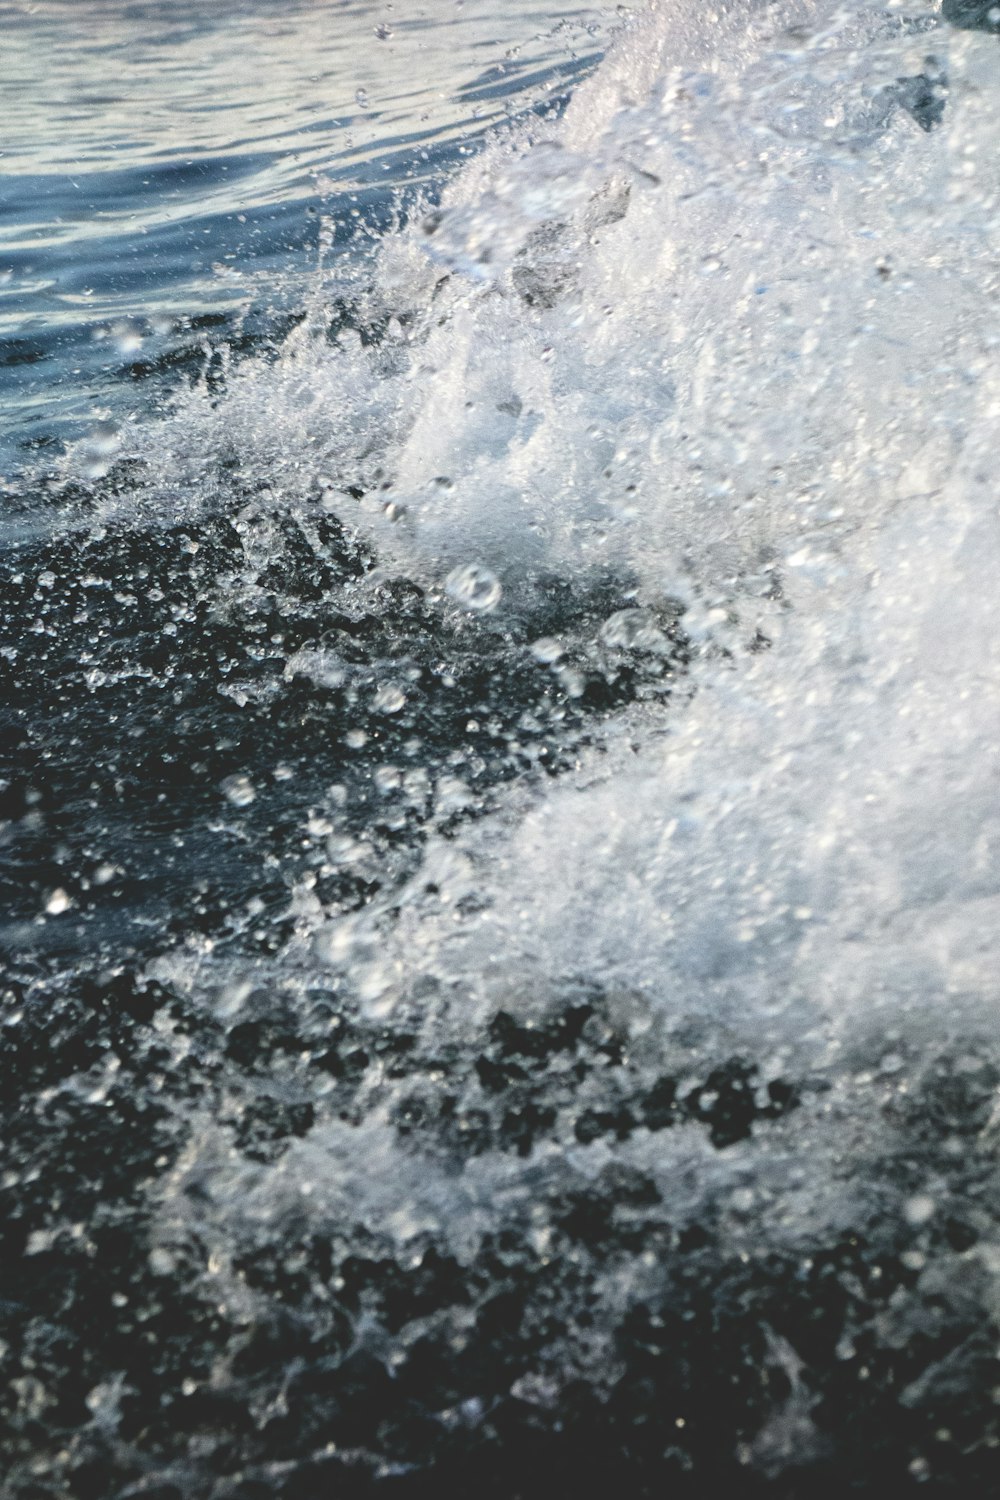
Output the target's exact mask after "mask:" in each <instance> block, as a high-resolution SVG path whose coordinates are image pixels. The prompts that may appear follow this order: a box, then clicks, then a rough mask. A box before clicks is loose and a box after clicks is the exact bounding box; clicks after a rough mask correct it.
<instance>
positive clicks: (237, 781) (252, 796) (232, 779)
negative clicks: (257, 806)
mask: <svg viewBox="0 0 1000 1500" xmlns="http://www.w3.org/2000/svg"><path fill="white" fill-rule="evenodd" d="M219 785H220V788H221V790H222V794H223V796H224V797H225V798H226V800H227V801H229V802H231V803H232V804H233V806H234V807H249V806H250V804H251V802H254V801H256V798H257V789H256V787H255V786H254V784H253V782H252V781H251V780H250V778H249V776H227V777H226V779H225V781H222V782H220V783H219Z"/></svg>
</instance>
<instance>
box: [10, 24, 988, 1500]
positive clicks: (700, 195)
mask: <svg viewBox="0 0 1000 1500" xmlns="http://www.w3.org/2000/svg"><path fill="white" fill-rule="evenodd" d="M368 19H369V20H370V16H369V17H368ZM995 23H996V18H995V16H994V15H993V13H992V12H991V11H989V10H987V9H983V8H982V7H979V8H977V7H975V6H956V5H951V6H949V5H946V6H945V10H944V14H943V15H942V14H941V13H940V12H939V11H938V10H937V8H936V7H933V6H929V5H928V6H924V5H921V4H914V5H908V6H905V7H900V6H888V7H885V6H880V5H868V4H865V3H859V0H848V3H834V0H810V3H804V0H803V3H794V0H793V3H789V0H777V3H772V4H765V3H751V0H738V3H732V4H730V5H727V6H720V7H718V8H716V9H708V8H706V7H704V6H702V5H697V4H694V3H688V0H670V3H667V0H658V3H654V4H650V5H649V6H647V7H644V8H643V9H642V10H641V12H639V13H636V14H634V15H628V16H624V17H619V25H618V29H617V31H616V34H615V36H614V39H613V41H612V43H611V45H610V46H609V48H608V51H607V55H606V56H605V57H604V58H603V60H602V61H601V62H600V64H599V66H597V67H596V68H595V69H594V70H593V72H592V73H591V76H589V77H588V78H587V79H585V80H584V81H582V82H580V83H579V84H578V85H577V86H576V88H575V89H574V91H573V93H572V96H571V98H570V99H569V102H568V103H567V104H566V105H565V107H562V104H561V103H560V104H559V105H558V106H557V107H554V108H553V107H550V106H551V101H549V105H547V106H546V107H544V108H542V107H539V108H527V109H524V110H522V111H521V112H520V113H518V114H516V116H515V117H514V118H512V119H510V120H509V121H508V122H507V123H506V124H505V125H504V126H503V128H502V129H500V130H498V131H497V132H495V133H494V134H493V136H491V137H490V139H489V140H488V142H487V143H486V144H485V147H484V149H482V150H480V151H478V152H477V153H476V154H475V155H474V156H473V157H472V158H471V159H470V160H469V161H468V162H467V163H465V164H464V165H463V166H461V167H460V169H458V170H455V171H452V172H451V173H450V174H447V175H446V174H445V173H444V172H443V170H442V172H441V173H440V174H439V180H438V181H437V182H430V181H428V182H421V183H409V184H408V185H407V191H406V193H405V194H404V195H401V196H397V198H396V199H395V200H394V203H393V205H392V207H391V211H389V212H387V215H386V222H384V223H382V222H380V223H379V224H378V225H377V226H376V225H369V226H368V227H367V229H366V231H365V233H364V234H363V235H361V236H354V237H353V238H350V239H347V238H345V237H343V236H341V235H340V233H339V230H338V229H337V227H336V224H335V223H334V220H333V219H332V218H331V219H328V220H326V221H324V227H322V228H321V229H320V230H319V231H318V233H319V242H318V244H317V248H316V255H315V257H314V259H313V262H312V267H311V269H310V272H309V275H308V278H307V279H306V281H305V285H304V286H303V288H302V290H301V294H300V296H299V297H298V300H297V301H296V302H295V303H294V305H293V306H292V316H291V317H290V318H289V319H288V322H287V324H283V325H282V327H281V330H280V333H274V332H272V333H271V334H270V335H269V336H268V337H267V339H266V340H258V339H256V338H247V339H246V341H244V342H243V343H242V344H240V345H239V346H236V345H235V344H233V343H230V344H229V345H228V346H227V345H226V342H225V340H224V339H223V338H222V337H221V335H220V339H219V341H218V343H217V345H215V346H213V347H210V348H209V349H208V350H207V352H206V356H205V365H204V369H203V370H200V371H198V372H197V374H196V376H195V378H192V379H190V380H189V381H188V382H187V383H186V384H177V385H174V386H173V387H171V388H170V389H169V390H167V389H166V388H163V391H162V392H161V391H160V388H157V391H158V393H157V395H156V398H155V400H156V405H157V410H156V411H153V412H151V411H149V410H144V409H142V408H141V407H137V408H136V409H134V411H133V413H132V414H131V415H125V413H124V411H123V410H122V408H121V407H118V408H117V409H116V410H115V411H114V412H113V414H112V415H111V417H109V418H106V419H104V420H105V425H104V426H101V427H99V428H91V429H90V430H89V431H88V432H85V433H82V434H81V435H80V436H79V437H78V438H77V439H75V440H70V441H68V442H67V443H66V445H65V447H64V449H63V451H62V452H61V453H60V454H59V455H58V456H57V457H55V458H53V459H52V460H49V459H46V462H45V465H44V468H43V467H39V466H38V465H36V466H35V467H34V468H33V469H31V470H30V472H28V473H27V476H26V477H24V476H22V478H21V479H19V480H18V481H17V482H16V486H15V494H16V500H17V511H18V516H19V517H20V518H19V519H18V520H17V522H16V527H17V529H16V530H15V532H14V535H15V539H16V541H17V543H18V545H17V547H16V548H15V549H14V550H13V553H12V561H11V564H10V566H9V567H8V568H7V570H6V579H5V585H4V587H5V599H6V600H7V601H8V603H7V604H6V605H5V617H4V621H3V629H4V632H5V642H4V650H3V655H4V660H5V662H6V663H7V670H8V674H9V700H8V701H9V702H10V704H11V705H12V710H11V712H10V713H9V714H8V715H7V717H6V720H5V723H4V736H5V738H4V745H5V748H6V750H8V751H9V758H10V764H11V771H10V774H9V779H8V783H7V788H6V792H7V796H8V801H9V804H10V807H9V821H8V823H7V825H6V826H5V831H4V840H5V843H4V853H5V855H7V856H8V866H7V868H8V872H9V873H8V875H7V877H6V880H7V884H6V887H5V889H6V890H7V891H8V892H9V895H10V904H9V912H10V915H9V918H8V920H7V921H6V926H5V930H4V937H5V941H6V943H7V944H8V947H9V950H10V954H11V960H10V962H11V981H10V985H9V988H8V990H7V994H6V1001H5V1003H6V1005H7V1007H8V1014H7V1016H6V1017H5V1021H6V1024H5V1026H4V1029H3V1037H4V1043H5V1046H6V1047H7V1052H6V1053H5V1054H4V1068H5V1069H6V1072H5V1079H6V1080H8V1081H7V1082H5V1090H6V1091H7V1092H8V1093H9V1094H10V1097H11V1112H10V1120H9V1132H10V1139H11V1142H12V1147H13V1150H12V1158H11V1166H10V1170H9V1172H8V1175H7V1178H6V1179H5V1188H6V1190H7V1191H8V1192H9V1194H10V1205H11V1207H10V1210H9V1214H8V1220H7V1222H8V1226H9V1227H8V1230H7V1231H5V1238H4V1242H3V1250H4V1255H5V1257H7V1259H8V1261H9V1263H10V1265H11V1266H12V1267H16V1270H12V1272H11V1277H12V1281H11V1284H12V1285H16V1286H17V1287H18V1288H19V1290H18V1291H17V1292H16V1293H14V1294H12V1301H11V1303H10V1305H9V1314H8V1315H7V1316H8V1321H9V1323H10V1334H9V1336H8V1335H6V1334H5V1335H4V1337H5V1340H6V1342H5V1344H4V1355H3V1357H4V1359H5V1360H6V1361H7V1362H8V1363H10V1365H11V1372H10V1374H9V1375H8V1374H5V1377H4V1378H5V1379H6V1380H8V1381H9V1385H8V1387H7V1389H8V1390H9V1391H10V1392H12V1393H13V1395H12V1398H11V1402H10V1405H9V1408H8V1412H7V1415H6V1416H5V1418H4V1420H5V1422H6V1424H7V1431H8V1433H9V1434H10V1439H9V1441H10V1442H11V1444H12V1449H11V1451H12V1452H13V1453H14V1454H15V1459H14V1467H13V1470H12V1473H13V1478H12V1479H11V1480H10V1481H9V1483H10V1493H11V1495H12V1496H16V1497H17V1500H28V1497H29V1496H30V1497H32V1500H34V1497H36V1496H37V1495H39V1494H41V1495H46V1496H50V1495H53V1496H54V1495H63V1494H71V1495H74V1496H76V1495H89V1494H95V1495H96V1494H113V1495H120V1496H122V1497H124V1496H133V1495H136V1496H137V1495H141V1494H146V1493H155V1494H156V1495H157V1496H162V1495H166V1494H170V1495H175V1494H179V1495H182V1496H185V1497H186V1496H188V1495H190V1496H201V1495H205V1496H209V1495H210V1496H212V1497H215V1496H219V1497H222V1496H226V1497H228V1496H236V1495H240V1496H243V1495H249V1494H250V1493H251V1492H252V1493H254V1494H256V1495H272V1494H274V1495H287V1496H289V1497H293V1496H294V1497H296V1500H299V1497H306V1496H311V1495H313V1494H315V1495H320V1494H327V1493H330V1492H331V1491H336V1492H337V1493H340V1492H341V1491H343V1492H345V1493H347V1494H351V1495H353V1494H368V1493H373V1492H376V1491H379V1490H382V1489H389V1490H392V1491H394V1492H400V1493H406V1494H413V1495H417V1494H424V1493H431V1492H434V1493H442V1492H443V1493H445V1494H452V1493H454V1494H456V1495H458V1494H464V1493H468V1491H469V1489H470V1488H472V1487H473V1486H474V1487H475V1488H476V1489H477V1490H483V1491H485V1492H486V1493H488V1494H491V1495H496V1496H497V1497H501V1496H503V1497H507V1500H510V1497H512V1496H514V1495H523V1496H528V1495H530V1496H535V1495H538V1496H541V1495H549V1494H550V1493H551V1492H552V1489H553V1486H555V1485H560V1484H563V1485H565V1484H568V1483H572V1484H582V1483H584V1482H585V1481H586V1480H588V1479H589V1480H590V1482H594V1480H595V1479H597V1480H599V1481H600V1482H601V1483H602V1484H605V1485H614V1486H616V1487H617V1488H619V1489H620V1490H622V1491H623V1492H624V1493H626V1494H635V1495H639V1494H652V1493H654V1492H656V1493H658V1494H659V1493H662V1492H663V1489H664V1487H668V1488H669V1487H670V1486H673V1488H674V1489H675V1490H676V1491H677V1492H678V1493H683V1494H692V1495H695V1494H702V1493H705V1492H706V1491H707V1490H708V1489H710V1488H711V1487H713V1486H716V1485H722V1484H725V1485H727V1486H728V1487H729V1489H730V1490H731V1491H732V1492H733V1493H735V1494H737V1495H748V1496H749V1495H771V1494H780V1495H782V1496H798V1495H805V1494H807V1493H808V1494H810V1495H815V1494H822V1495H827V1494H829V1495H831V1496H832V1495H842V1494H845V1493H855V1492H857V1493H864V1494H875V1493H882V1492H884V1490H885V1488H886V1486H896V1487H897V1488H898V1489H899V1490H900V1491H903V1492H909V1491H910V1490H917V1489H919V1490H920V1491H922V1492H923V1493H945V1492H947V1493H951V1492H953V1491H954V1490H955V1489H957V1488H959V1487H961V1488H962V1489H963V1490H964V1491H965V1492H967V1493H972V1494H981V1495H988V1494H991V1493H994V1492H995V1487H996V1483H997V1481H998V1478H1000V1475H998V1467H1000V1466H998V1459H997V1453H998V1451H1000V1425H998V1418H997V1409H998V1408H997V1402H996V1391H997V1390H998V1389H1000V1356H998V1349H1000V1329H998V1327H997V1319H998V1311H997V1310H998V1306H1000V1303H998V1284H997V1273H998V1266H1000V1259H998V1244H1000V1241H998V1234H997V1226H998V1217H1000V1178H998V1175H997V1167H996V1135H997V1120H998V1107H997V1106H998V1097H1000V1096H998V1092H997V1090H998V1086H1000V1046H998V1041H997V1025H996V1015H997V1011H996V1006H997V981H996V973H997V957H998V954H997V945H998V938H1000V921H998V916H1000V901H998V896H1000V891H998V879H1000V874H998V872H1000V798H998V779H1000V765H998V750H997V747H998V737H1000V671H998V654H997V644H996V640H997V636H996V626H995V609H994V593H995V580H996V578H997V576H998V569H1000V510H998V501H997V490H996V474H995V468H996V466H995V462H994V453H993V450H994V446H995V433H996V427H997V419H998V416H1000V386H998V377H997V372H996V350H997V347H998V335H1000V328H998V313H997V308H998V302H997V292H998V272H997V264H996V253H995V250H996V243H997V240H996V236H997V230H998V220H1000V165H998V163H1000V156H998V151H997V147H998V144H1000V140H998V132H1000V123H998V122H1000V51H998V39H997V35H996V31H997V26H996V24H995ZM530 102H531V103H532V104H534V103H535V101H534V100H532V101H530ZM428 176H429V177H430V176H433V174H432V173H430V172H429V173H428ZM352 201H353V200H352ZM390 219H391V222H389V220H390ZM286 305H287V299H286ZM32 486H34V488H32ZM40 502H41V503H40ZM25 514H27V515H28V516H29V518H30V522H29V523H25V522H24V520H23V515H25ZM105 1324H106V1325H107V1326H105Z"/></svg>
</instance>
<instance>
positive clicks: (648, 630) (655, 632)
mask: <svg viewBox="0 0 1000 1500" xmlns="http://www.w3.org/2000/svg"><path fill="white" fill-rule="evenodd" d="M600 636H601V640H602V642H603V643H604V645H605V646H612V647H613V648H614V649H615V650H617V651H661V650H663V648H664V647H665V646H666V644H667V638H666V636H665V635H664V633H663V631H662V630H661V629H660V627H659V626H658V625H657V623H656V620H655V619H654V617H653V615H651V614H650V612H649V610H648V609H620V610H618V611H617V612H616V613H615V614H613V615H610V616H609V617H608V619H606V620H605V622H604V624H603V625H602V626H601V631H600Z"/></svg>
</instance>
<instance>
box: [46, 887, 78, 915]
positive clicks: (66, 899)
mask: <svg viewBox="0 0 1000 1500" xmlns="http://www.w3.org/2000/svg"><path fill="white" fill-rule="evenodd" d="M72 905H73V900H72V897H71V896H70V895H69V892H68V891H64V890H63V888H62V886H58V887H57V888H56V889H55V890H54V891H52V892H51V894H50V895H49V898H48V900H47V901H46V903H45V910H46V911H47V912H48V914H49V916H51V917H58V916H61V915H62V913H63V912H64V911H69V909H70V907H71V906H72Z"/></svg>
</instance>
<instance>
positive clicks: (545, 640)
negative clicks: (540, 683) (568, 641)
mask: <svg viewBox="0 0 1000 1500" xmlns="http://www.w3.org/2000/svg"><path fill="white" fill-rule="evenodd" d="M529 649H530V651H531V654H532V656H533V657H534V658H535V660H536V661H540V662H543V663H544V665H545V666H547V667H548V666H551V665H552V663H553V662H554V661H558V660H559V658H560V657H561V656H563V655H564V654H565V647H564V646H563V645H562V642H561V641H557V640H556V639H555V638H554V637H553V636H551V635H543V636H541V637H540V639H539V640H537V641H532V643H531V646H530V648H529Z"/></svg>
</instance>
